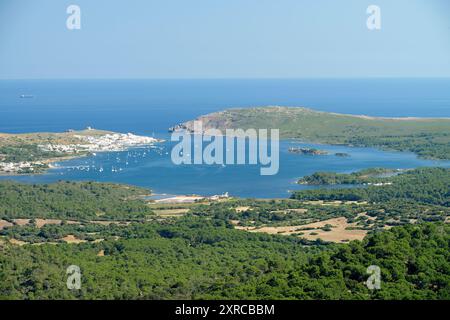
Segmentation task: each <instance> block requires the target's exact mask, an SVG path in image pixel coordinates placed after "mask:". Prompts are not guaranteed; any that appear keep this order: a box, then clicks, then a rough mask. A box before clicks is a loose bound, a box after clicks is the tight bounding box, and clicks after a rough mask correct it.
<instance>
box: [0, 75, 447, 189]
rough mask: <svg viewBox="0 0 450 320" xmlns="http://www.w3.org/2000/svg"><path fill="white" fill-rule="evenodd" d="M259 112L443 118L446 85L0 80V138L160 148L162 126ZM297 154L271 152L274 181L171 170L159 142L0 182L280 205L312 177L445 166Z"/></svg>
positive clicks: (405, 159)
mask: <svg viewBox="0 0 450 320" xmlns="http://www.w3.org/2000/svg"><path fill="white" fill-rule="evenodd" d="M21 95H32V96H33V98H20V96H21ZM267 105H284V106H306V107H310V108H313V109H317V110H322V111H331V112H339V113H350V114H365V115H372V116H395V117H405V116H413V117H450V79H376V80H367V79H366V80H364V79H351V80H348V79H347V80H344V79H333V80H331V79H329V80H325V79H316V80H58V81H57V80H48V81H43V80H32V81H28V80H27V81H25V80H17V81H0V132H8V133H20V132H39V131H53V132H57V131H65V130H67V129H69V128H71V129H82V128H85V127H87V126H91V127H94V128H97V129H105V130H112V131H118V132H132V133H135V134H141V135H154V136H156V137H160V138H164V139H168V138H169V135H168V133H167V129H168V128H169V127H170V126H172V125H174V124H176V123H179V122H183V121H186V120H190V119H193V118H195V117H197V116H199V115H201V114H206V113H209V112H214V111H218V110H222V109H225V108H230V107H253V106H267ZM300 145H304V144H301V143H299V142H295V141H283V142H282V143H281V154H280V171H279V173H278V174H277V175H275V176H261V175H260V174H259V166H250V165H245V166H242V165H241V166H207V165H201V166H197V165H184V166H176V165H174V164H172V162H171V159H170V150H171V147H172V145H171V143H169V142H167V143H163V144H161V145H160V146H159V147H158V148H156V149H150V148H140V149H135V150H131V151H128V152H116V153H102V154H98V155H97V156H96V157H89V158H82V159H76V160H71V161H67V162H64V163H60V164H59V167H58V168H57V169H53V170H51V171H50V172H49V173H48V174H44V175H38V176H20V177H2V179H16V180H19V181H24V182H51V181H57V180H63V179H64V180H66V179H68V180H96V181H111V182H121V183H128V184H134V185H139V186H144V187H148V188H151V189H152V190H153V191H154V192H156V193H167V194H202V195H212V194H219V193H223V192H229V193H230V194H231V195H236V196H242V197H287V196H288V195H289V190H293V189H300V188H305V186H298V185H296V184H294V181H295V179H296V178H298V177H301V176H304V175H307V174H311V173H313V172H315V171H338V172H351V171H355V170H359V169H363V168H368V167H388V168H414V167H420V166H446V167H450V162H449V161H431V160H423V159H418V158H417V157H416V156H415V155H413V154H410V153H400V152H383V151H379V150H375V149H370V148H349V147H342V146H319V148H320V149H325V150H328V151H330V152H331V153H335V152H346V153H349V154H350V155H351V156H350V157H348V158H340V157H336V156H334V155H327V156H318V157H308V156H300V155H295V154H290V153H288V151H287V149H288V148H289V147H290V146H300ZM309 146H311V145H309ZM127 163H128V164H127ZM100 168H102V169H103V170H102V171H101V172H100V170H99V169H100ZM88 169H89V170H88Z"/></svg>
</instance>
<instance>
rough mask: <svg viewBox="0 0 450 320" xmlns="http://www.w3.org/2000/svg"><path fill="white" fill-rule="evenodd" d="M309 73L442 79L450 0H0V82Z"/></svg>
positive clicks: (447, 61)
mask: <svg viewBox="0 0 450 320" xmlns="http://www.w3.org/2000/svg"><path fill="white" fill-rule="evenodd" d="M70 4H77V5H79V6H80V7H81V11H82V29H81V30H76V31H70V30H68V29H67V28H66V18H67V14H66V8H67V6H68V5H70ZM370 4H376V5H379V6H380V7H381V14H382V29H381V30H380V31H369V30H368V29H367V27H366V19H367V14H366V8H367V7H368V5H370ZM308 77H450V1H448V0H369V1H366V0H340V1H336V0H190V1H188V0H158V1H156V0H70V1H66V0H0V78H2V79H13V78H308Z"/></svg>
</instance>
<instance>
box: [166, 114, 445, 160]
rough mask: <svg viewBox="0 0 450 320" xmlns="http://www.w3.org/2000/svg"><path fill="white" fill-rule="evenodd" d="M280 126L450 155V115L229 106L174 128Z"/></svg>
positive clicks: (304, 134)
mask: <svg viewBox="0 0 450 320" xmlns="http://www.w3.org/2000/svg"><path fill="white" fill-rule="evenodd" d="M194 121H202V125H203V129H204V130H207V129H211V128H215V129H219V130H222V131H224V130H226V129H237V128H240V129H244V130H246V129H249V128H253V129H279V130H280V137H282V138H287V139H289V138H292V139H299V140H304V141H309V142H316V143H324V144H342V145H349V146H358V147H377V148H381V149H385V150H396V151H409V152H414V153H416V154H417V155H419V156H420V157H423V158H433V159H450V118H434V119H433V118H382V117H369V116H362V115H346V114H338V113H329V112H322V111H316V110H312V109H308V108H303V107H257V108H242V109H228V110H225V111H221V112H215V113H211V114H208V115H204V116H200V117H199V118H197V119H196V120H193V121H188V122H185V123H181V124H178V125H177V126H175V127H173V128H171V129H172V130H188V131H191V130H193V124H194Z"/></svg>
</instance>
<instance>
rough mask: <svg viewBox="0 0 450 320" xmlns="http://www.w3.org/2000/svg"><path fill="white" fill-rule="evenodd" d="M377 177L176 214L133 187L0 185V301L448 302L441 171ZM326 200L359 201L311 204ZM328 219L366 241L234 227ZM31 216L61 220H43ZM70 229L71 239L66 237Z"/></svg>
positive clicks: (449, 267)
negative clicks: (342, 222)
mask: <svg viewBox="0 0 450 320" xmlns="http://www.w3.org/2000/svg"><path fill="white" fill-rule="evenodd" d="M377 170H378V169H377ZM377 172H378V171H377ZM383 179H388V181H390V182H391V183H392V184H391V185H385V186H359V187H356V188H350V189H348V188H347V189H325V188H322V189H317V190H307V191H301V192H296V193H294V194H293V195H292V199H265V200H262V199H231V200H227V201H221V202H209V203H194V204H192V205H189V206H183V208H188V209H189V210H188V212H186V213H185V214H183V215H180V216H177V217H173V216H169V217H163V216H160V215H158V210H160V209H161V208H163V206H162V205H158V206H154V205H152V204H151V203H150V202H149V201H148V200H146V199H145V198H144V197H143V196H145V195H148V194H149V193H150V191H149V190H145V189H140V188H135V187H131V186H124V185H116V184H102V183H93V182H79V183H78V182H77V183H76V182H59V183H55V184H48V185H32V184H30V185H26V184H20V183H14V182H1V183H0V197H1V199H2V202H1V203H0V210H1V211H0V212H1V216H0V223H1V221H6V222H9V223H10V225H4V227H3V228H2V229H0V299H364V300H368V299H450V250H449V248H450V225H449V224H448V223H447V222H448V217H449V216H450V210H449V204H450V193H449V192H450V169H439V168H423V169H416V170H409V171H405V172H402V173H400V174H396V175H389V176H387V177H384V178H383ZM3 199H5V200H4V201H3ZM329 199H333V200H336V199H340V200H347V199H352V200H354V199H357V200H358V201H360V202H342V203H340V204H339V205H333V206H322V205H317V204H314V203H310V201H327V200H329ZM164 208H165V210H167V209H176V208H177V207H176V205H172V206H166V207H164ZM238 209H239V210H238ZM300 209H301V210H300ZM361 212H365V214H366V215H364V216H361V215H360V213H361ZM332 217H346V218H347V219H348V220H349V221H353V222H357V223H358V226H359V227H361V228H366V230H368V234H367V236H366V237H365V238H364V239H363V240H362V241H358V240H355V241H350V242H347V243H332V242H325V241H323V240H321V239H317V240H315V241H312V240H306V239H304V238H302V237H301V236H299V235H296V234H292V235H280V234H266V233H256V232H255V233H254V232H247V231H244V230H237V229H236V228H235V225H234V224H233V223H231V221H233V220H240V223H241V225H252V226H254V225H259V226H273V225H275V226H277V225H292V224H301V223H303V222H304V221H319V220H324V219H329V218H332ZM17 218H29V219H30V223H28V224H26V225H23V224H19V223H17V221H18V220H17ZM39 218H54V219H55V218H57V219H60V223H58V224H47V225H42V226H41V225H38V224H37V223H36V221H37V219H39ZM368 218H376V219H368ZM96 220H101V221H103V222H117V223H113V224H99V223H97V222H96ZM70 221H72V223H69V222H70ZM412 221H414V222H412ZM122 222H127V223H126V224H125V223H122ZM305 223H306V222H305ZM69 235H71V236H74V237H75V238H76V239H78V240H80V242H78V243H66V242H64V241H63V240H62V239H63V238H64V237H67V236H69ZM11 239H15V240H16V241H21V242H22V243H21V245H17V244H14V243H10V241H9V240H11ZM70 265H77V266H79V267H80V269H81V277H82V278H81V279H82V281H81V283H82V284H81V289H79V290H69V289H68V288H67V286H66V281H67V277H68V275H67V274H66V269H67V267H68V266H70ZM372 265H375V266H378V267H379V268H380V270H381V288H380V289H379V290H370V289H368V287H367V285H366V280H367V279H368V277H369V274H368V273H367V268H368V267H369V266H372Z"/></svg>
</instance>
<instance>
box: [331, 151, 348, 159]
mask: <svg viewBox="0 0 450 320" xmlns="http://www.w3.org/2000/svg"><path fill="white" fill-rule="evenodd" d="M334 155H335V156H336V157H342V158H346V157H350V155H349V154H348V153H345V152H336V153H335V154H334Z"/></svg>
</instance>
